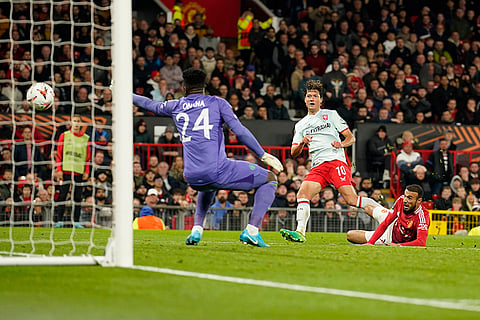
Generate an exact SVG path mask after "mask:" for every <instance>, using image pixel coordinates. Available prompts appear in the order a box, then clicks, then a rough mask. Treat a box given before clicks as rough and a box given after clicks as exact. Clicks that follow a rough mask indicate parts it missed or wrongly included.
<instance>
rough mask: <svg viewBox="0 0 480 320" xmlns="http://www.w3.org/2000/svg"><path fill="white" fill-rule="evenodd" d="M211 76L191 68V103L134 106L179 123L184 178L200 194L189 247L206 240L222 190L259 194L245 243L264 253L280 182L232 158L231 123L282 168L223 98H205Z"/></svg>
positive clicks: (187, 75) (138, 99)
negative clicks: (264, 226) (264, 228)
mask: <svg viewBox="0 0 480 320" xmlns="http://www.w3.org/2000/svg"><path fill="white" fill-rule="evenodd" d="M205 78H206V74H205V72H204V71H202V70H200V69H194V68H190V69H187V70H185V71H184V72H183V80H184V90H185V97H182V98H180V99H179V100H171V101H166V102H157V101H153V100H151V99H148V98H145V97H142V96H138V95H136V94H134V95H133V103H134V104H135V105H137V106H139V107H142V108H144V109H146V110H149V111H152V112H154V113H156V114H158V115H161V116H169V117H172V118H173V121H174V122H175V125H176V126H177V130H178V132H180V133H181V139H182V144H183V156H184V163H185V169H184V176H185V178H186V180H187V182H188V184H189V185H190V186H191V187H192V188H193V189H195V190H198V191H199V192H198V200H197V208H196V210H195V220H194V226H193V228H192V233H191V234H190V235H189V236H188V237H187V239H186V240H185V242H186V244H187V245H196V244H198V242H199V241H200V239H201V237H202V234H203V221H204V220H205V216H206V214H207V210H208V208H209V207H210V205H211V204H212V202H213V199H214V197H215V193H216V191H217V190H219V189H236V190H247V191H248V190H251V189H257V190H256V193H255V202H254V206H253V210H252V214H251V217H250V221H249V223H248V225H247V228H246V229H245V230H244V231H243V232H242V233H241V235H240V240H241V241H242V242H244V243H247V244H251V245H253V246H258V247H268V245H267V244H265V242H264V241H263V239H262V237H261V236H260V233H259V232H258V227H259V225H260V223H261V222H262V219H263V216H264V215H265V212H267V211H268V207H269V206H270V205H271V204H272V202H273V200H274V199H275V190H276V188H277V176H276V175H275V173H273V172H272V171H269V170H266V169H264V168H262V167H260V166H258V165H256V164H252V163H250V162H246V161H234V160H231V159H228V158H227V155H226V153H225V142H224V135H223V124H224V123H226V124H227V125H228V126H229V127H230V129H232V131H233V132H234V133H235V134H236V135H237V137H238V138H239V140H240V141H242V142H243V143H244V144H245V145H246V146H247V147H249V148H250V149H251V150H252V151H253V152H254V153H255V154H256V155H257V156H258V157H259V158H260V159H261V160H262V161H263V162H264V163H265V164H267V165H269V166H271V167H272V168H273V169H274V170H277V171H282V170H283V165H282V163H281V162H280V161H279V160H278V159H277V158H275V157H274V156H272V155H270V154H268V153H266V152H265V151H263V149H262V147H261V146H260V144H259V143H258V141H257V139H255V137H254V136H253V134H252V133H251V132H250V131H249V130H248V129H247V128H245V127H244V126H243V125H242V124H241V123H240V121H239V120H238V118H237V117H236V116H235V114H234V113H233V111H232V107H231V106H230V104H229V103H228V102H227V101H226V100H225V99H222V98H219V97H214V96H207V95H205Z"/></svg>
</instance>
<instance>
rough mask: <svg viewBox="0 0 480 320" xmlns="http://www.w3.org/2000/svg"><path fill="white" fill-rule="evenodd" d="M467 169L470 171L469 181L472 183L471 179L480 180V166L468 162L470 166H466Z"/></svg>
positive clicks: (474, 162) (473, 162) (476, 163)
mask: <svg viewBox="0 0 480 320" xmlns="http://www.w3.org/2000/svg"><path fill="white" fill-rule="evenodd" d="M468 169H469V171H470V174H469V178H468V180H469V181H472V179H480V175H479V171H480V164H479V163H478V162H476V161H472V162H470V165H469V166H468Z"/></svg>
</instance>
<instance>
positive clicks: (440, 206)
mask: <svg viewBox="0 0 480 320" xmlns="http://www.w3.org/2000/svg"><path fill="white" fill-rule="evenodd" d="M451 207H452V188H450V186H444V187H443V188H442V193H441V195H440V197H439V198H438V199H436V200H435V201H434V203H433V208H434V209H435V210H448V209H450V208H451Z"/></svg>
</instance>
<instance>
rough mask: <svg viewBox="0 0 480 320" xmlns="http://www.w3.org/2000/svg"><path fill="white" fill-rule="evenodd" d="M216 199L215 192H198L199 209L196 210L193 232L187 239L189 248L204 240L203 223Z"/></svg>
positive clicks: (186, 242)
mask: <svg viewBox="0 0 480 320" xmlns="http://www.w3.org/2000/svg"><path fill="white" fill-rule="evenodd" d="M214 197H215V191H210V192H203V191H199V192H198V198H197V208H196V209H195V220H194V224H193V228H192V232H191V233H190V234H189V235H188V237H187V239H185V244H186V245H188V246H191V245H197V244H198V243H199V242H200V239H202V235H203V221H204V220H205V216H206V215H207V210H208V208H209V207H210V204H211V203H212V201H213V198H214Z"/></svg>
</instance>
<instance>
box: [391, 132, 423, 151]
mask: <svg viewBox="0 0 480 320" xmlns="http://www.w3.org/2000/svg"><path fill="white" fill-rule="evenodd" d="M406 141H409V142H411V143H412V144H413V149H418V139H417V138H415V136H414V135H413V132H412V131H410V130H405V131H403V132H402V135H401V136H400V137H398V138H396V139H395V144H396V147H397V149H402V148H403V144H404V143H405V142H406Z"/></svg>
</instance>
